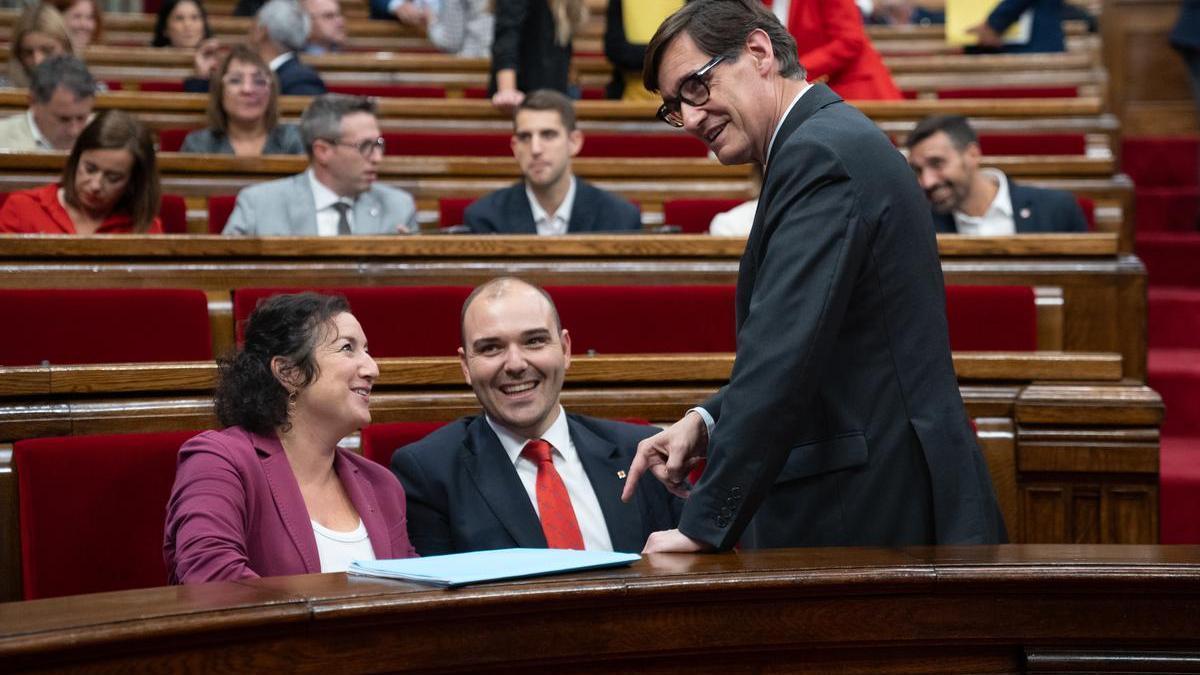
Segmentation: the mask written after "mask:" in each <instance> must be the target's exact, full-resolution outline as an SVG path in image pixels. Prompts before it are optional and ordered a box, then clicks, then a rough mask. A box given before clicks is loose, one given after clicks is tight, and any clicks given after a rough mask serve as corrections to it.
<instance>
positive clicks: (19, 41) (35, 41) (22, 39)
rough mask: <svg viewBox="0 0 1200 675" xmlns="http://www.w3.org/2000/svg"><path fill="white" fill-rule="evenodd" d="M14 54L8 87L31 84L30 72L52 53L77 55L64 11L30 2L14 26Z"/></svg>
mask: <svg viewBox="0 0 1200 675" xmlns="http://www.w3.org/2000/svg"><path fill="white" fill-rule="evenodd" d="M10 48H11V49H12V55H11V56H10V57H9V58H8V77H7V78H6V79H3V80H0V86H4V87H28V86H29V75H30V73H32V72H33V69H34V68H35V67H37V65H38V64H39V63H41V62H42V61H45V60H46V59H48V58H50V57H51V56H60V55H62V54H74V53H75V50H74V48H73V47H72V46H71V36H70V34H69V33H68V32H67V24H66V22H65V21H64V20H63V16H62V14H60V13H59V12H58V10H57V9H55V8H54V7H53V6H52V5H46V4H39V5H30V6H29V7H26V8H25V11H24V12H21V16H20V17H18V18H17V23H16V24H15V25H13V30H12V42H11V44H10Z"/></svg>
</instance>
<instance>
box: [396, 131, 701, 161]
mask: <svg viewBox="0 0 1200 675" xmlns="http://www.w3.org/2000/svg"><path fill="white" fill-rule="evenodd" d="M383 137H384V139H385V140H386V141H387V144H388V152H389V153H391V154H393V155H429V156H434V157H511V156H512V135H511V134H508V133H486V132H481V133H471V132H423V131H422V132H415V131H414V132H393V133H385V134H384V135H383ZM707 154H708V149H707V148H705V146H704V143H702V142H700V141H699V140H698V139H696V138H693V137H692V136H687V135H685V134H679V133H663V134H586V135H585V136H584V140H583V149H582V150H580V152H579V156H580V157H704V156H706V155H707Z"/></svg>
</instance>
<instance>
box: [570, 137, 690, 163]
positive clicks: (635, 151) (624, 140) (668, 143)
mask: <svg viewBox="0 0 1200 675" xmlns="http://www.w3.org/2000/svg"><path fill="white" fill-rule="evenodd" d="M579 156H580V157H707V156H708V148H707V147H706V146H705V145H704V143H703V141H701V140H700V139H698V138H696V137H694V136H689V135H687V134H682V133H665V134H586V135H585V136H584V137H583V149H582V150H580V151H579Z"/></svg>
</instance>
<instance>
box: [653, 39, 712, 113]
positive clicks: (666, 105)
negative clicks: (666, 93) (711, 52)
mask: <svg viewBox="0 0 1200 675" xmlns="http://www.w3.org/2000/svg"><path fill="white" fill-rule="evenodd" d="M726 58H728V57H727V56H725V55H724V54H721V55H718V56H714V57H712V60H711V61H709V62H708V63H706V64H704V66H703V67H702V68H700V70H697V71H696V72H694V73H692V74H691V75H688V76H687V77H685V78H683V82H680V83H679V96H678V97H677V98H676V99H675V100H674V101H663V104H662V105H661V106H659V108H658V119H660V120H662V121H664V122H666V123H667V124H670V125H671V126H673V127H682V126H683V109H682V108H683V104H684V103H686V104H688V105H690V106H692V107H693V108H696V107H699V106H702V105H704V104H705V103H708V94H709V91H708V81H707V80H706V79H705V78H706V77H707V76H708V73H709V72H710V71H712V69H713V68H716V67H717V64H718V63H720V62H722V61H724V60H725V59H726Z"/></svg>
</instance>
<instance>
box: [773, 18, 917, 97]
mask: <svg viewBox="0 0 1200 675" xmlns="http://www.w3.org/2000/svg"><path fill="white" fill-rule="evenodd" d="M787 28H788V32H789V33H791V34H792V36H793V37H794V38H796V51H797V53H798V54H799V55H800V63H802V64H804V68H805V69H806V70H807V71H808V79H809V80H818V79H821V78H827V80H826V81H825V82H826V84H828V85H829V88H830V89H833V90H834V91H835V92H837V95H838V96H841V97H842V98H844V99H846V100H848V101H859V100H866V99H875V100H896V99H900V98H901V95H900V90H899V89H898V88H896V84H895V82H893V81H892V75H891V73H889V72H888V69H887V66H885V65H883V59H881V58H880V57H879V52H877V51H875V47H873V46H872V45H871V40H870V38H868V37H867V32H866V30H865V29H864V28H863V20H862V14H861V13H860V12H859V11H858V6H857V5H855V4H854V0H791V3H790V4H789V5H788V21H787Z"/></svg>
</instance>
